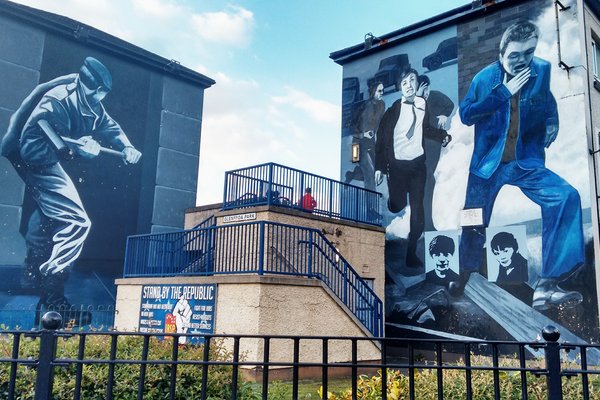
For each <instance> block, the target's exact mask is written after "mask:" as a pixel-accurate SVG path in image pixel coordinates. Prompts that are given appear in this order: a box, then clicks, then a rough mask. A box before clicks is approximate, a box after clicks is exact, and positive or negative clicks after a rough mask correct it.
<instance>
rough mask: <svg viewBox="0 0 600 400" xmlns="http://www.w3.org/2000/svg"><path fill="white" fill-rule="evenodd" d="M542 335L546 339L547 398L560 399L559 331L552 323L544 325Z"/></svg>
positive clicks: (551, 399) (550, 399)
mask: <svg viewBox="0 0 600 400" xmlns="http://www.w3.org/2000/svg"><path fill="white" fill-rule="evenodd" d="M542 337H543V338H544V340H545V341H546V351H545V354H546V369H547V370H548V375H547V376H546V382H547V385H548V400H562V398H563V396H562V382H561V375H560V370H561V367H560V344H559V343H558V339H559V338H560V331H559V330H558V329H557V328H556V327H555V326H553V325H546V326H545V327H544V329H542Z"/></svg>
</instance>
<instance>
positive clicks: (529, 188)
mask: <svg viewBox="0 0 600 400" xmlns="http://www.w3.org/2000/svg"><path fill="white" fill-rule="evenodd" d="M567 3H569V4H567V5H572V7H571V8H570V9H568V10H567V11H565V12H561V14H560V16H559V17H560V18H559V24H560V35H561V38H560V39H561V42H562V43H563V46H562V49H561V50H562V60H563V61H565V62H566V63H567V65H581V64H583V62H582V55H581V54H580V44H579V40H580V39H579V28H578V26H579V22H578V21H579V19H578V18H579V16H578V15H577V4H576V3H575V1H572V2H567ZM584 85H585V71H584V70H583V69H579V70H577V69H572V70H571V71H569V72H567V71H566V70H564V69H561V68H560V67H559V62H558V48H557V34H556V13H555V9H554V4H553V3H552V2H548V1H528V2H521V3H520V4H518V5H515V6H512V7H504V8H502V10H501V12H500V11H492V12H487V13H486V14H485V17H481V18H477V19H472V20H470V21H466V22H461V23H459V24H457V25H454V26H449V27H446V28H443V29H441V30H437V31H435V32H432V33H428V34H427V35H424V36H420V37H418V38H415V39H411V40H409V41H406V42H403V43H400V44H398V45H394V46H393V47H392V46H388V47H385V46H383V48H382V50H381V51H378V52H377V53H375V54H371V55H368V56H365V57H363V58H360V59H358V60H354V61H350V62H348V63H346V64H344V73H343V96H342V103H343V106H342V109H343V111H342V114H343V115H342V162H341V177H342V180H345V181H346V182H347V183H352V184H356V185H358V186H362V187H365V188H368V189H371V190H377V191H380V192H382V193H383V199H382V204H381V209H382V212H383V220H384V226H385V227H386V335H388V336H405V335H411V336H430V337H457V336H454V335H459V336H458V337H472V338H485V339H499V340H504V339H506V340H523V341H530V340H533V339H535V338H536V336H537V335H538V334H539V332H540V331H541V329H542V327H543V326H545V325H548V324H552V325H555V326H558V327H559V329H560V330H561V333H562V338H563V339H565V340H573V341H575V340H586V341H589V340H592V339H593V338H596V337H597V332H598V331H597V327H598V309H597V298H596V296H597V295H596V287H595V281H596V280H595V275H594V274H595V272H594V270H595V264H594V251H593V244H592V237H593V228H592V223H591V211H590V206H591V194H590V177H589V174H588V171H589V166H588V151H587V140H586V126H585V118H584V117H583V115H584V113H585V101H586V99H585V95H584ZM353 145H355V146H356V145H358V146H359V150H360V151H359V156H360V159H359V162H356V163H353V162H352V160H351V147H352V146H353ZM567 338H568V339H567Z"/></svg>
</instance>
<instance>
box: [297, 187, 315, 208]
mask: <svg viewBox="0 0 600 400" xmlns="http://www.w3.org/2000/svg"><path fill="white" fill-rule="evenodd" d="M310 193H311V189H310V188H306V190H305V191H304V196H302V200H301V201H300V206H301V207H302V208H303V209H304V210H305V211H308V212H313V210H314V209H315V208H316V207H317V202H316V201H315V199H314V198H313V197H312V195H311V194H310Z"/></svg>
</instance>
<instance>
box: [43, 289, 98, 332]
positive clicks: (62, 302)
mask: <svg viewBox="0 0 600 400" xmlns="http://www.w3.org/2000/svg"><path fill="white" fill-rule="evenodd" d="M48 311H56V312H58V313H59V314H60V316H61V318H62V328H63V329H70V328H74V327H78V326H85V325H89V324H91V323H92V313H91V312H90V311H87V310H83V309H78V308H76V307H74V306H73V305H71V303H70V302H69V300H67V298H66V297H64V296H62V297H60V298H42V299H40V302H39V303H38V313H39V315H40V318H41V317H42V316H43V315H44V314H45V313H47V312H48Z"/></svg>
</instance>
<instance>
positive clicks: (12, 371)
mask: <svg viewBox="0 0 600 400" xmlns="http://www.w3.org/2000/svg"><path fill="white" fill-rule="evenodd" d="M43 322H44V327H45V328H46V329H43V330H39V331H31V332H25V331H6V332H4V333H2V335H1V337H0V349H1V350H2V352H3V354H2V358H0V396H1V398H3V399H9V400H12V399H31V398H35V399H36V400H42V399H43V400H46V399H188V400H190V399H227V400H229V399H240V400H242V399H244V400H245V399H260V398H262V399H270V400H278V399H289V398H291V399H318V398H320V397H321V395H322V398H329V399H333V398H335V399H423V398H425V399H430V398H431V399H435V398H437V399H443V398H446V399H500V398H503V399H504V398H509V399H513V398H517V399H519V398H522V399H551V400H556V399H563V398H564V399H597V398H598V396H599V393H600V390H599V388H600V378H599V377H598V374H599V373H600V369H598V368H597V367H595V366H591V365H588V362H587V354H588V353H589V352H590V351H592V350H593V351H598V347H600V346H592V345H577V344H565V343H560V342H559V338H560V335H559V333H558V332H557V331H556V330H555V329H553V328H552V327H546V328H545V329H544V331H543V333H542V335H543V338H544V339H543V340H540V341H538V342H531V343H517V342H500V341H491V342H477V341H472V342H467V341H437V340H436V341H434V340H416V339H391V338H386V339H383V338H358V337H316V336H313V337H298V336H251V335H207V336H203V337H202V338H203V341H204V344H203V345H200V346H198V345H194V346H191V345H185V344H182V343H181V342H184V341H185V340H182V338H185V337H188V336H193V334H169V335H168V336H157V335H151V334H142V333H124V332H67V331H59V330H55V329H56V328H57V327H58V326H60V316H59V315H58V316H57V315H56V313H55V314H54V315H53V314H52V313H49V314H46V315H45V316H44V321H43ZM382 360H383V361H382ZM307 375H312V376H313V378H315V377H316V379H317V381H318V385H319V386H320V388H318V389H314V388H313V389H311V390H312V391H310V390H309V391H308V392H307V389H306V387H305V386H306V384H305V383H304V382H305V380H304V378H305V377H306V376H307ZM340 377H341V378H340ZM340 380H341V381H340ZM340 382H342V387H340ZM344 385H345V386H344ZM274 389H277V390H274Z"/></svg>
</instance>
